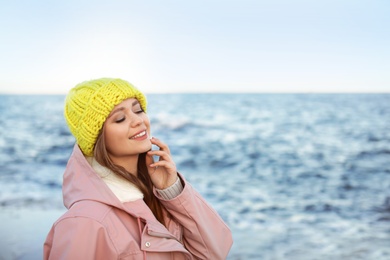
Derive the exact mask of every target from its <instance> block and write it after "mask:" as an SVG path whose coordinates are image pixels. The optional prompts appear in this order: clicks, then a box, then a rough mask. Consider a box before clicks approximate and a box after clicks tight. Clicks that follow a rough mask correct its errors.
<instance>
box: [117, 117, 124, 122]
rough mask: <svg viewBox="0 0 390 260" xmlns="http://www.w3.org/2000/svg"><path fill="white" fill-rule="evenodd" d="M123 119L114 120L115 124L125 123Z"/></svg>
mask: <svg viewBox="0 0 390 260" xmlns="http://www.w3.org/2000/svg"><path fill="white" fill-rule="evenodd" d="M125 119H126V118H125V117H122V118H120V119H117V120H115V123H121V122H123V121H125Z"/></svg>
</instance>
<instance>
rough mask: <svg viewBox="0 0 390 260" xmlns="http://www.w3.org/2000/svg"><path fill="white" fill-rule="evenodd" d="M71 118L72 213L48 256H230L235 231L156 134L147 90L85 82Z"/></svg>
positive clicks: (68, 106)
mask: <svg viewBox="0 0 390 260" xmlns="http://www.w3.org/2000/svg"><path fill="white" fill-rule="evenodd" d="M64 115H65V118H66V122H67V124H68V126H69V129H70V131H71V132H72V134H73V135H74V137H75V138H76V144H75V146H74V150H73V153H72V155H71V156H70V158H69V161H68V164H67V167H66V170H65V173H64V180H63V198H64V205H65V206H66V207H67V209H68V211H67V212H66V213H65V214H64V215H63V216H61V217H60V218H59V219H58V220H57V221H56V222H55V223H54V225H53V227H52V229H51V230H50V232H49V234H48V236H47V238H46V241H45V244H44V259H225V258H226V256H227V254H228V252H229V250H230V247H231V245H232V236H231V232H230V230H229V228H228V227H227V226H226V225H225V223H224V222H223V221H222V219H221V218H220V217H219V216H218V214H217V212H216V211H215V210H213V209H212V208H211V207H210V206H209V205H208V204H207V203H206V202H205V200H204V199H203V198H202V197H201V195H199V193H197V192H196V191H195V190H194V189H193V188H192V187H191V185H190V184H189V183H188V182H187V181H186V180H185V179H184V177H183V176H182V175H180V174H178V173H177V169H176V166H175V163H174V161H173V160H172V157H171V154H170V151H169V147H168V146H167V145H166V144H165V143H163V142H162V141H160V140H158V139H156V138H154V137H150V122H149V119H148V116H147V115H146V98H145V96H144V94H143V93H142V92H140V91H139V90H138V89H137V88H135V87H134V86H132V85H131V84H129V83H128V82H126V81H124V80H121V79H108V78H103V79H97V80H92V81H87V82H83V83H81V84H79V85H77V86H76V87H74V88H73V89H71V90H70V92H69V93H68V95H67V97H66V100H65V111H64ZM152 145H156V146H158V147H159V148H160V149H159V150H151V148H152ZM153 156H159V158H160V159H159V160H158V161H156V162H154V161H153Z"/></svg>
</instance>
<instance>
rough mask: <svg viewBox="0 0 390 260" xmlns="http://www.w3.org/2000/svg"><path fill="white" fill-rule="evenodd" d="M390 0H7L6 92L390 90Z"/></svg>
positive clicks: (1, 69) (2, 87) (1, 63)
mask: <svg viewBox="0 0 390 260" xmlns="http://www.w3.org/2000/svg"><path fill="white" fill-rule="evenodd" d="M389 13H390V1H388V0H366V1H363V0H310V1H309V0H296V1H295V0H272V1H271V0H269V1H262V0H252V1H249V0H236V1H230V0H218V1H217V0H196V1H195V0H186V1H180V0H176V1H173V0H164V1H162V0H160V1H157V0H150V1H148V0H144V1H140V0H137V1H132V0H106V1H101V0H90V1H87V0H67V1H50V0H46V1H43V0H35V1H31V0H25V1H21V0H13V1H6V0H0V23H1V26H0V37H1V38H0V93H18V94H20V93H34V94H41V93H45V94H65V93H67V91H68V90H69V89H70V88H72V87H73V86H75V85H76V84H78V83H80V82H83V81H85V80H91V79H96V78H101V77H115V78H122V79H125V80H127V81H129V82H131V83H133V84H134V85H136V86H137V87H138V88H140V89H141V90H142V91H144V92H146V93H172V92H193V93H200V92H206V93H208V92H217V93H221V92H233V93H234V92H260V93H263V92H265V93H269V92H272V93H285V92H288V93H291V92H305V93H317V92H337V93H338V92H379V93H384V92H386V93H387V92H388V93H390V15H389Z"/></svg>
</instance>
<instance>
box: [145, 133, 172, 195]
mask: <svg viewBox="0 0 390 260" xmlns="http://www.w3.org/2000/svg"><path fill="white" fill-rule="evenodd" d="M150 141H151V143H152V144H154V145H156V146H158V147H160V150H150V151H149V152H148V153H147V156H146V165H147V168H148V172H149V175H150V178H151V180H152V182H153V185H154V186H155V187H156V188H157V189H159V190H163V189H166V188H168V187H170V186H171V185H173V184H174V183H175V182H176V180H177V178H178V177H177V169H176V165H175V163H174V162H173V160H172V157H171V152H170V151H169V147H168V145H166V144H165V143H163V142H161V141H160V140H159V139H157V138H154V137H152V139H150ZM153 155H157V156H159V157H160V159H159V160H158V161H157V162H153Z"/></svg>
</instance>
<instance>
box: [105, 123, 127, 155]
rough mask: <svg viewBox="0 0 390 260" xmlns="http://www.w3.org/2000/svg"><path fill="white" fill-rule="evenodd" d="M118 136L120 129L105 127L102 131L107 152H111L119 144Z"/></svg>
mask: <svg viewBox="0 0 390 260" xmlns="http://www.w3.org/2000/svg"><path fill="white" fill-rule="evenodd" d="M120 136H121V133H120V129H118V128H116V127H107V128H106V129H104V139H105V140H106V148H107V150H108V151H112V150H113V149H115V147H116V146H118V144H120V142H121V140H120ZM122 141H123V140H122Z"/></svg>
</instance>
